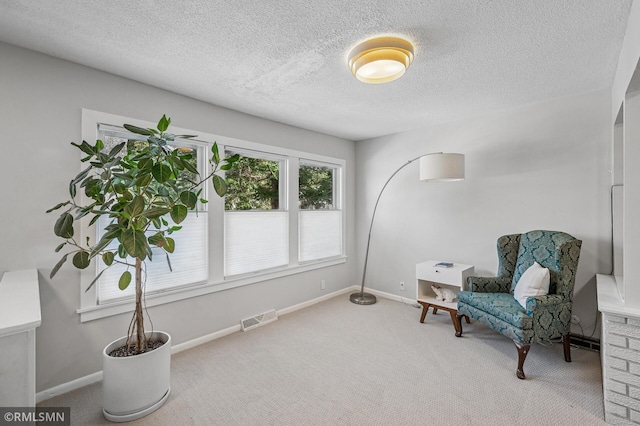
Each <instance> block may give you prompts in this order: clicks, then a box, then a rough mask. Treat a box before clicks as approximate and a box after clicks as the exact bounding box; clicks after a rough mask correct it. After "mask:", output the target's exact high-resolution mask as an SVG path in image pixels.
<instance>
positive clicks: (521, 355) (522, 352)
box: [513, 341, 530, 380]
mask: <svg viewBox="0 0 640 426" xmlns="http://www.w3.org/2000/svg"><path fill="white" fill-rule="evenodd" d="M513 343H514V344H515V345H516V349H518V370H516V376H518V379H521V380H522V379H524V378H525V376H524V370H523V369H522V367H523V366H524V360H525V358H526V357H527V354H528V353H529V348H530V345H521V344H519V343H518V342H515V341H514V342H513Z"/></svg>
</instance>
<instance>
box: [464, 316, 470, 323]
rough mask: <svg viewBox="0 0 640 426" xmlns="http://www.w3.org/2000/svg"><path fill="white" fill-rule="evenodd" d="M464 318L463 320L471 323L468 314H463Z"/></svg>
mask: <svg viewBox="0 0 640 426" xmlns="http://www.w3.org/2000/svg"><path fill="white" fill-rule="evenodd" d="M464 319H465V320H467V324H471V320H469V317H468V316H466V315H465V316H464Z"/></svg>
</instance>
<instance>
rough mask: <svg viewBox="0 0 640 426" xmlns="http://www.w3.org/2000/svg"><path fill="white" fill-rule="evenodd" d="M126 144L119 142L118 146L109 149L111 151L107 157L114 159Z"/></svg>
mask: <svg viewBox="0 0 640 426" xmlns="http://www.w3.org/2000/svg"><path fill="white" fill-rule="evenodd" d="M126 144H127V143H126V142H120V143H119V144H118V145H116V146H114V147H113V148H111V151H109V157H115V156H116V155H118V153H119V152H120V151H122V148H124V146H125V145H126Z"/></svg>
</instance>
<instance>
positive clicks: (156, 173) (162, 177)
mask: <svg viewBox="0 0 640 426" xmlns="http://www.w3.org/2000/svg"><path fill="white" fill-rule="evenodd" d="M151 173H152V174H153V177H154V178H156V180H157V181H158V182H160V183H164V182H166V181H167V180H169V178H170V177H171V167H169V166H167V165H166V164H156V165H154V166H153V168H152V169H151Z"/></svg>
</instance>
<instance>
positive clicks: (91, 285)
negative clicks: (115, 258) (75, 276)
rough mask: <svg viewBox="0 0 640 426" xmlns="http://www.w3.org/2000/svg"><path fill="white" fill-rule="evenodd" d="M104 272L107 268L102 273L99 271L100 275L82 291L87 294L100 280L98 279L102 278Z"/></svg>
mask: <svg viewBox="0 0 640 426" xmlns="http://www.w3.org/2000/svg"><path fill="white" fill-rule="evenodd" d="M106 270H107V268H105V269H103V270H102V271H100V273H99V274H98V275H97V276H96V277H95V278H94V279H93V281H91V284H89V287H87V289H86V290H85V291H84V292H85V293H86V292H88V291H89V290H90V289H91V287H93V285H94V284H95V283H96V282H97V281H98V280H99V279H100V277H101V276H102V274H103V273H104V271H106Z"/></svg>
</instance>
